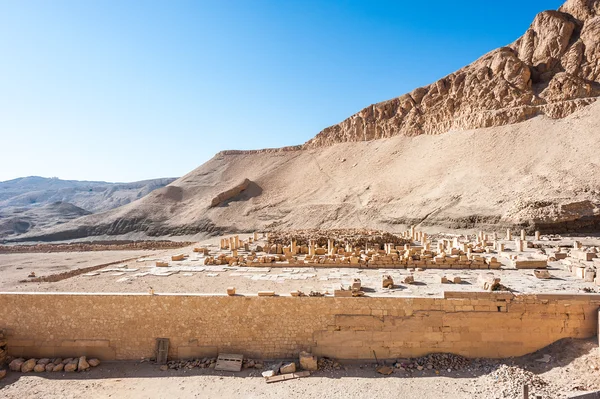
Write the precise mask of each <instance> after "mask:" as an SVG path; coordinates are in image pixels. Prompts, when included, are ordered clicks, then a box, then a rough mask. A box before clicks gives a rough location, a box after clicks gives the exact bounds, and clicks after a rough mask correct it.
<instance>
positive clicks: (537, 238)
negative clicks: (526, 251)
mask: <svg viewBox="0 0 600 399" xmlns="http://www.w3.org/2000/svg"><path fill="white" fill-rule="evenodd" d="M535 240H536V241H539V240H540V232H539V231H536V232H535Z"/></svg>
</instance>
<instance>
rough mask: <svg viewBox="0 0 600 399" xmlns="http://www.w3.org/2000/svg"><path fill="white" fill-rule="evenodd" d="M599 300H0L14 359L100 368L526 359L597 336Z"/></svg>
mask: <svg viewBox="0 0 600 399" xmlns="http://www.w3.org/2000/svg"><path fill="white" fill-rule="evenodd" d="M599 304H600V295H517V296H514V295H512V294H510V293H483V292H482V293H446V294H445V297H444V298H334V297H317V298H313V297H298V298H295V297H287V296H285V297H283V296H282V297H256V296H234V297H228V296H215V295H210V296H209V295H179V294H173V295H149V294H73V293H0V309H3V315H2V319H0V328H4V329H5V331H6V334H7V338H8V351H9V354H10V355H12V356H24V357H50V358H52V357H57V356H60V357H72V356H81V355H87V356H91V357H98V358H100V359H102V360H113V359H140V358H142V357H152V356H154V348H155V339H156V338H159V337H160V338H169V339H170V349H169V357H170V358H192V357H204V356H215V355H216V354H217V353H218V352H221V351H223V352H229V353H242V354H244V355H246V356H249V357H255V358H256V357H262V358H286V357H295V356H297V354H298V353H299V352H300V351H302V350H307V351H311V352H313V353H314V354H316V355H319V356H330V357H334V358H337V359H373V351H375V353H376V354H377V357H378V358H379V359H385V358H390V359H391V358H399V357H413V356H421V355H425V354H427V353H432V352H450V353H455V354H459V355H463V356H466V357H494V358H502V357H510V356H519V355H524V354H527V353H530V352H533V351H535V350H537V349H540V348H542V347H544V346H546V345H549V344H551V343H553V342H555V341H557V340H559V339H561V338H566V337H573V338H586V337H591V336H593V335H595V334H596V333H597V324H598V314H597V311H598V306H599Z"/></svg>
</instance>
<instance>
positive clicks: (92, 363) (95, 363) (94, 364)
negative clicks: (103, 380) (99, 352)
mask: <svg viewBox="0 0 600 399" xmlns="http://www.w3.org/2000/svg"><path fill="white" fill-rule="evenodd" d="M88 364H89V365H90V366H91V367H97V366H98V365H100V360H98V359H90V360H88Z"/></svg>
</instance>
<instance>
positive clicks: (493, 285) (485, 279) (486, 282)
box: [477, 273, 500, 291]
mask: <svg viewBox="0 0 600 399" xmlns="http://www.w3.org/2000/svg"><path fill="white" fill-rule="evenodd" d="M477 283H478V285H479V286H480V287H481V288H482V289H484V290H486V291H494V290H495V289H497V288H498V287H499V286H500V278H498V277H495V276H494V275H493V274H492V273H481V274H480V275H479V276H478V277H477Z"/></svg>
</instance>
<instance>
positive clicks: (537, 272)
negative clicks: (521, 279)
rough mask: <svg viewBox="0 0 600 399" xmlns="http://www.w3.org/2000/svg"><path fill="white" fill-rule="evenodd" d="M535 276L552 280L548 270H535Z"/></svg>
mask: <svg viewBox="0 0 600 399" xmlns="http://www.w3.org/2000/svg"><path fill="white" fill-rule="evenodd" d="M533 275H534V276H535V277H537V278H539V279H549V278H552V276H551V275H550V272H549V271H548V270H534V271H533Z"/></svg>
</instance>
